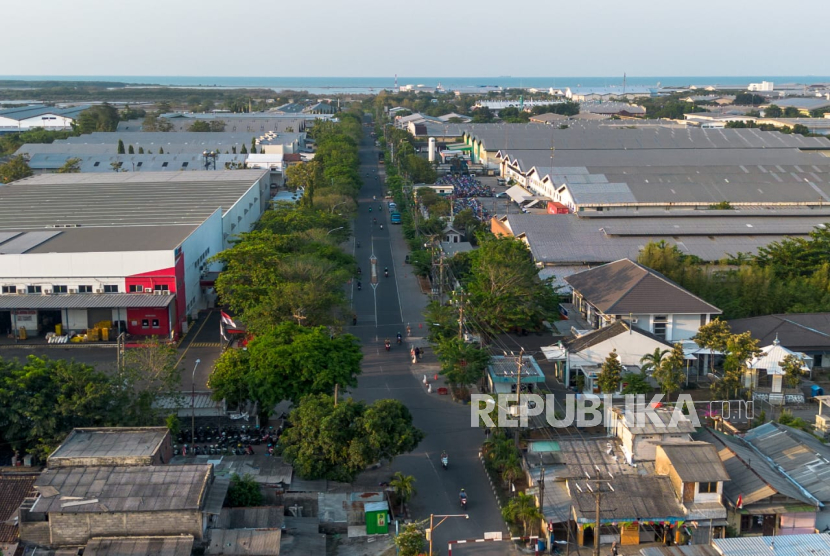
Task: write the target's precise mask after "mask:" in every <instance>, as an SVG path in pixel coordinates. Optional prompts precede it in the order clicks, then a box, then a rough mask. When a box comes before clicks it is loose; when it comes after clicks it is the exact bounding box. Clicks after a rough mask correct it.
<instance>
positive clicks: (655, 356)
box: [640, 348, 669, 375]
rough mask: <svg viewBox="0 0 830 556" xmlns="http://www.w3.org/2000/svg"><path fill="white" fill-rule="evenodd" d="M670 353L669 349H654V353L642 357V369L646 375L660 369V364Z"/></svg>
mask: <svg viewBox="0 0 830 556" xmlns="http://www.w3.org/2000/svg"><path fill="white" fill-rule="evenodd" d="M668 352H669V350H667V349H660V348H654V352H652V353H647V354H645V355H643V356H642V357H640V369H642V371H643V374H644V375H649V374H651V373H653V372H654V371H656V370H657V369H659V368H660V363H662V362H663V358H664V357H665V356H666V354H667V353H668Z"/></svg>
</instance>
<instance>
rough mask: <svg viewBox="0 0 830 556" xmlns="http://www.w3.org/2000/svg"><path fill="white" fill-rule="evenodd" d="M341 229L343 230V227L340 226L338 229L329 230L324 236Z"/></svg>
mask: <svg viewBox="0 0 830 556" xmlns="http://www.w3.org/2000/svg"><path fill="white" fill-rule="evenodd" d="M343 228H345V226H340V227H339V228H334V229H331V230H329V231H328V232H326V235H329V234H330V233H332V232H336V231H337V230H342V229H343Z"/></svg>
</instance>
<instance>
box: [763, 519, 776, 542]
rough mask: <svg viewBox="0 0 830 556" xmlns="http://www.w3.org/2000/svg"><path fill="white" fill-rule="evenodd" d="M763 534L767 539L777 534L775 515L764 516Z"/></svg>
mask: <svg viewBox="0 0 830 556" xmlns="http://www.w3.org/2000/svg"><path fill="white" fill-rule="evenodd" d="M763 534H764V536H765V537H771V536H772V535H774V534H775V516H774V515H765V516H764V528H763Z"/></svg>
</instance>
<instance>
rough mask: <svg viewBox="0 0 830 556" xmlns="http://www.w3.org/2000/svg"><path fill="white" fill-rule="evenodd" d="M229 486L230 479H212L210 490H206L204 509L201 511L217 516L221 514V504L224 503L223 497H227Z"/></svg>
mask: <svg viewBox="0 0 830 556" xmlns="http://www.w3.org/2000/svg"><path fill="white" fill-rule="evenodd" d="M230 486H231V478H230V477H216V478H214V479H213V484H212V485H210V489H209V490H208V493H207V499H206V500H205V507H204V509H203V510H202V511H203V512H205V513H206V514H211V515H219V514H220V513H222V504H224V503H225V497H226V496H227V495H228V488H230Z"/></svg>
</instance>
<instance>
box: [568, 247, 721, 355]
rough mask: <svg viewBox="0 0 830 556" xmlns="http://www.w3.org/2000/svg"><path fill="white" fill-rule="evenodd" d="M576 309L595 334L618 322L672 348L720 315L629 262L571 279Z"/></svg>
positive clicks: (582, 273) (719, 312) (649, 271)
mask: <svg viewBox="0 0 830 556" xmlns="http://www.w3.org/2000/svg"><path fill="white" fill-rule="evenodd" d="M565 282H567V283H568V285H570V286H571V288H572V289H573V304H574V305H575V306H576V307H577V309H578V310H579V311H580V312H581V313H582V316H583V317H584V318H585V320H587V321H588V322H589V323H590V324H591V326H592V327H593V328H603V327H606V326H609V325H611V324H613V323H614V322H616V321H620V320H622V321H627V322H629V323H631V324H632V325H633V326H635V327H637V328H640V329H642V330H645V331H647V332H650V333H652V334H654V335H655V336H657V337H659V338H662V339H664V340H666V341H668V342H677V341H680V340H688V339H690V338H692V337H694V336H695V335H696V334H697V331H698V329H699V328H700V327H701V326H703V325H704V324H706V323H708V322H709V321H710V320H712V318H713V317H714V316H716V315H719V314H721V310H720V309H718V308H717V307H715V306H714V305H711V304H709V303H707V302H705V301H704V300H702V299H700V298H699V297H697V296H695V295H693V294H691V293H690V292H688V291H687V290H685V289H683V288H682V287H680V286H679V285H677V284H675V283H674V282H672V281H671V280H669V279H668V278H666V277H665V276H663V275H662V274H660V273H658V272H655V271H653V270H651V269H649V268H646V267H644V266H642V265H640V264H638V263H635V262H634V261H632V260H630V259H621V260H619V261H615V262H613V263H608V264H605V265H602V266H598V267H595V268H592V269H590V270H585V271H583V272H579V273H577V274H572V275H571V276H568V277H566V278H565Z"/></svg>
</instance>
